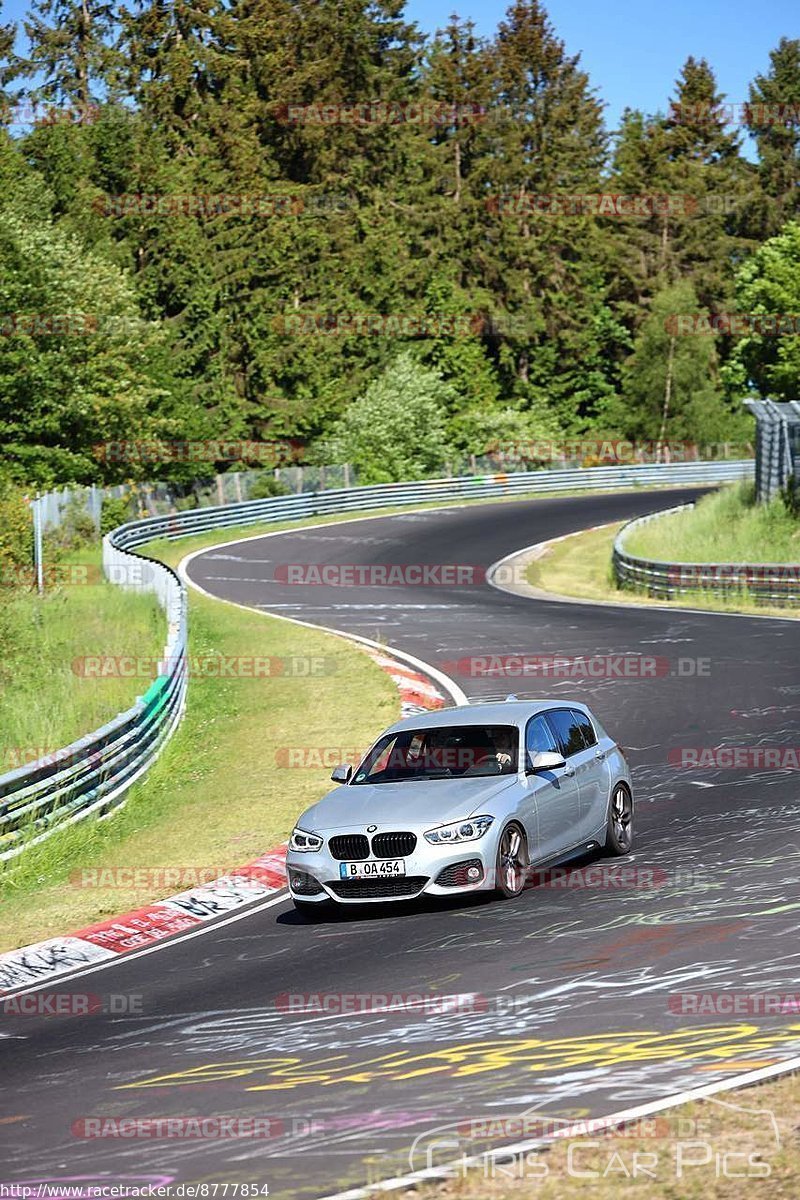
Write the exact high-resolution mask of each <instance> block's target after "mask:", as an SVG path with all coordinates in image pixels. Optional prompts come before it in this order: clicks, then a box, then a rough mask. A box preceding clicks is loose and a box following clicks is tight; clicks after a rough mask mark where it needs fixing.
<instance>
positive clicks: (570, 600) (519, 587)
mask: <svg viewBox="0 0 800 1200" xmlns="http://www.w3.org/2000/svg"><path fill="white" fill-rule="evenodd" d="M618 524H619V522H618V521H606V523H605V524H603V525H587V527H586V529H575V530H573V532H572V533H562V534H561V536H560V537H554V538H548V539H547V540H546V541H544V542H534V543H533V545H532V546H523V548H522V549H521V550H512V552H511V554H506V555H505V557H504V558H498V560H497V562H493V563H492V565H491V566H490V567H487V568H486V582H487V583H488V584H489V586H490V587H493V588H496V589H497V591H498V592H506V593H507V594H508V595H509V596H522V597H523V599H525V600H544V601H547V602H548V603H549V604H590V605H592V607H594V608H636V609H638V610H639V612H650V611H651V610H652V611H653V612H676V613H697V614H699V615H700V616H701V617H709V616H710V617H740V618H741V617H744V619H745V620H746V621H797V620H800V618H798V617H779V616H770V615H769V613H740V612H728V611H727V610H725V609H721V608H720V609H717V608H689V607H688V606H683V605H678V604H642V603H640V602H638V601H636V600H591V599H588V598H584V597H583V596H563V595H561V594H560V593H559V592H548V591H546V590H545V589H544V588H537V587H534V585H533V584H532V583H520V584H516V585H508V584H504V583H498V581H497V579H496V578H495V576H496V575H497V573H498V571H500V570H501V569H502V568H503V567H506V566H509V565H511V564H512V563H513V562H514V560H515V559H519V558H525V557H526V556H527V555H529V554H533V553H534V552H535V551H537V550H538V551H540V552H541V551H544V550H548V549H549V548H550V546H555V544H556V543H557V542H565V541H566V540H567V538H571V537H577V536H578V535H579V534H581V533H591V532H594V530H596V529H609V528H610V527H611V526H612V525H618Z"/></svg>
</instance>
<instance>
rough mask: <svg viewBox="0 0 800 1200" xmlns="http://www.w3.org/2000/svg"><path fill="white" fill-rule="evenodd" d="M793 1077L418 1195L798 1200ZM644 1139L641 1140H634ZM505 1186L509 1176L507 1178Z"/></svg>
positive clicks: (424, 1198) (483, 1199) (567, 1143)
mask: <svg viewBox="0 0 800 1200" xmlns="http://www.w3.org/2000/svg"><path fill="white" fill-rule="evenodd" d="M798 1123H800V1076H798V1075H789V1076H786V1077H785V1078H783V1079H779V1080H776V1081H775V1082H773V1083H765V1084H761V1085H759V1086H758V1087H754V1088H743V1089H741V1090H739V1091H735V1092H726V1093H725V1094H724V1095H721V1096H719V1097H715V1098H714V1099H710V1100H701V1101H694V1102H692V1103H691V1104H683V1105H681V1106H680V1107H678V1108H674V1109H671V1110H669V1111H668V1112H665V1113H662V1114H659V1115H657V1116H653V1117H650V1118H647V1119H645V1120H642V1121H640V1122H638V1123H636V1122H634V1123H633V1125H632V1126H629V1127H628V1128H627V1129H626V1130H624V1131H623V1130H620V1131H617V1132H611V1133H609V1134H605V1135H603V1134H592V1135H590V1136H589V1138H587V1139H580V1138H575V1139H573V1140H567V1139H566V1138H565V1139H564V1140H563V1141H559V1142H557V1143H555V1144H554V1145H553V1146H552V1148H551V1149H548V1150H547V1151H542V1152H540V1153H538V1154H534V1153H533V1152H532V1153H531V1154H530V1156H529V1157H528V1158H523V1159H522V1160H520V1159H517V1160H516V1161H514V1162H512V1161H510V1160H508V1159H505V1160H503V1159H501V1160H500V1161H499V1163H498V1165H497V1166H496V1168H495V1174H494V1177H493V1178H492V1176H491V1174H490V1173H489V1172H488V1171H487V1172H485V1171H484V1170H483V1169H478V1170H475V1171H473V1172H468V1173H466V1174H465V1175H461V1176H459V1177H458V1178H456V1179H453V1180H448V1181H447V1182H446V1183H441V1184H435V1185H431V1186H426V1187H422V1188H420V1189H419V1191H418V1192H417V1193H415V1195H419V1197H420V1200H529V1198H530V1200H534V1198H535V1200H583V1198H584V1197H585V1196H586V1195H587V1194H588V1195H589V1196H591V1197H592V1200H620V1198H621V1197H623V1198H624V1197H632V1198H638V1197H642V1198H645V1200H753V1197H754V1196H758V1197H762V1196H763V1197H764V1198H765V1200H766V1198H767V1197H769V1200H795V1198H796V1196H797V1181H798V1179H800V1145H799V1144H798V1139H797V1127H798ZM639 1134H642V1136H637V1135H639ZM509 1176H515V1177H514V1178H509Z"/></svg>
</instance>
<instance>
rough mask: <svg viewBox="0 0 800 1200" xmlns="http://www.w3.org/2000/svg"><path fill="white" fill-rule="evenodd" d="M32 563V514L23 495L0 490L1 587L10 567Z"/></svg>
mask: <svg viewBox="0 0 800 1200" xmlns="http://www.w3.org/2000/svg"><path fill="white" fill-rule="evenodd" d="M32 562H33V514H32V512H31V509H30V505H29V504H28V503H27V501H26V499H25V496H24V493H23V492H22V491H21V490H20V489H19V488H14V487H11V486H9V485H6V486H0V583H2V582H3V578H4V576H6V575H7V574H8V568H10V567H29V566H30V565H31V563H32Z"/></svg>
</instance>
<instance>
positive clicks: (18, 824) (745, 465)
mask: <svg viewBox="0 0 800 1200" xmlns="http://www.w3.org/2000/svg"><path fill="white" fill-rule="evenodd" d="M753 469H754V468H753V462H752V460H745V461H737V462H726V461H723V462H713V463H675V464H671V465H666V464H660V465H653V464H648V465H644V464H642V465H638V464H637V465H634V466H622V467H591V468H588V469H576V470H567V471H549V470H544V471H521V472H516V473H514V474H512V475H476V476H467V477H461V478H453V479H433V480H426V481H423V482H419V483H394V484H381V485H376V486H371V487H369V486H368V487H355V488H340V489H337V490H335V491H325V492H316V493H310V492H307V493H301V494H299V495H294V496H274V497H270V498H268V499H266V500H252V501H246V502H245V503H242V504H227V505H224V506H220V507H216V508H198V509H191V510H189V511H188V512H183V513H177V514H175V515H173V516H166V517H147V518H145V519H144V520H141V521H131V522H128V523H127V524H125V525H120V526H119V528H118V529H115V530H113V532H112V533H110V534H107V535H106V537H105V538H104V539H103V568H104V571H105V573H106V576H107V577H108V578H109V579H110V580H111V581H112V582H114V583H116V584H118V585H120V586H122V587H128V588H135V589H136V590H139V591H148V592H155V593H156V595H157V596H158V598H159V602H160V603H161V605H162V607H163V608H164V609H165V611H166V613H167V622H168V637H167V644H166V646H165V648H164V657H163V660H162V663H161V666H160V669H159V674H158V677H157V678H156V679H155V680H154V682H153V684H152V686H151V687H150V688H149V689H148V690H147V692H146V693H145V695H144V696H141V697H140V698H139V699H138V700H137V701H136V703H135V704H134V705H133V707H132V708H130V709H129V710H128V711H127V712H124V713H120V715H119V716H118V717H115V718H114V720H113V721H110V722H109V723H108V724H107V725H104V726H103V728H102V729H98V730H96V731H95V732H94V733H91V734H88V735H87V736H86V737H84V738H81V739H80V740H79V741H77V742H73V744H72V745H71V746H67V747H66V748H65V749H64V750H61V751H59V752H58V753H56V754H53V755H50V756H49V757H48V758H46V759H40V760H39V761H37V762H34V763H31V764H30V765H28V766H25V767H20V768H18V769H17V770H15V771H10V772H9V773H7V774H5V775H0V861H2V860H3V859H8V858H11V857H13V856H14V855H16V854H19V853H20V852H21V851H22V850H24V849H26V848H27V847H28V846H31V845H33V844H35V842H37V841H41V840H42V838H44V837H47V836H48V835H49V834H50V833H52V832H53V830H54V829H56V828H57V827H61V826H63V825H66V824H69V823H72V822H74V821H78V820H80V819H81V818H83V817H86V816H89V815H90V814H92V813H94V814H102V813H105V812H107V811H109V810H110V809H112V808H113V807H114V806H115V805H116V804H118V803H120V801H121V800H122V799H123V798H124V796H125V793H126V792H127V791H128V789H129V788H130V787H131V785H132V784H133V783H134V782H135V781H136V780H137V779H138V778H139V777H140V775H142V774H143V772H144V771H146V770H147V768H148V767H149V766H150V765H151V764H152V763H153V761H154V760H155V758H156V757H157V755H158V753H159V751H160V749H161V747H162V746H163V745H164V743H165V741H166V740H167V738H168V737H169V736H170V734H171V733H172V732H173V730H174V729H175V727H176V725H177V723H178V721H179V720H180V718H181V715H182V713H183V707H184V702H185V695H186V644H187V643H186V637H187V630H186V594H185V589H184V587H183V585H182V583H181V582H180V580H179V579H178V577H177V575H176V574H175V572H174V571H172V570H170V569H169V568H168V567H165V566H163V565H162V564H161V563H157V562H154V561H153V560H152V559H148V558H145V557H143V556H142V555H140V554H137V553H136V552H135V550H136V547H137V546H142V545H144V544H145V543H146V542H149V541H151V540H152V539H154V538H168V539H173V538H180V537H186V536H188V535H190V534H194V533H202V532H204V531H205V530H213V529H226V528H229V527H231V526H246V525H251V524H255V523H258V522H277V521H290V520H301V519H303V518H308V517H316V516H324V515H326V514H328V513H339V512H366V511H369V510H370V509H376V508H388V507H395V506H398V507H399V506H405V505H419V504H425V503H436V502H443V503H448V502H451V501H459V500H478V499H484V498H493V497H502V496H513V495H524V494H525V493H529V492H533V491H535V492H537V493H554V494H557V493H558V492H563V491H570V490H572V489H587V490H590V491H591V490H598V491H602V490H607V489H609V488H620V487H631V486H638V487H654V486H656V487H657V486H659V485H664V484H678V485H679V484H697V483H700V484H702V483H708V484H715V483H722V482H727V481H731V480H736V479H743V478H749V477H751V476H752V474H753Z"/></svg>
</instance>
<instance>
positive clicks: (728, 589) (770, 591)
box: [611, 504, 800, 606]
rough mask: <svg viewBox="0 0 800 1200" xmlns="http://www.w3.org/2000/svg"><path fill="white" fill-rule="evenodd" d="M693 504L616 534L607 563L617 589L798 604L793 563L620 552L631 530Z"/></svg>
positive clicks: (799, 583)
mask: <svg viewBox="0 0 800 1200" xmlns="http://www.w3.org/2000/svg"><path fill="white" fill-rule="evenodd" d="M693 507H694V506H693V505H692V504H680V505H678V506H677V507H676V508H667V509H663V510H662V511H661V512H657V513H649V514H648V515H647V516H646V517H636V518H635V519H634V520H633V521H628V522H627V523H626V524H625V525H623V527H622V529H620V531H619V533H618V534H617V536H616V538H615V539H614V548H613V551H612V556H611V557H612V564H613V570H614V577H615V578H616V580H617V582H618V583H619V585H620V587H626V588H630V589H632V590H634V591H638V592H647V594H648V595H650V596H653V597H656V598H657V599H659V600H673V599H675V598H676V597H680V596H683V595H687V594H689V593H692V592H698V591H701V592H709V593H711V594H712V595H715V596H735V595H746V596H747V598H749V599H751V600H757V601H759V602H761V603H763V604H765V605H769V604H783V605H787V606H789V605H792V604H797V603H798V602H800V564H796V563H722V562H720V563H688V562H664V561H662V560H661V559H648V558H640V557H639V556H638V555H635V554H630V553H628V551H626V550H625V547H624V542H625V539H626V538H627V536H628V534H629V533H630V532H631V530H633V529H639V528H641V527H642V526H643V525H647V524H649V523H650V522H651V521H656V520H660V519H661V518H662V517H668V516H670V515H672V514H673V513H679V512H685V511H686V510H687V509H689V508H693Z"/></svg>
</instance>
